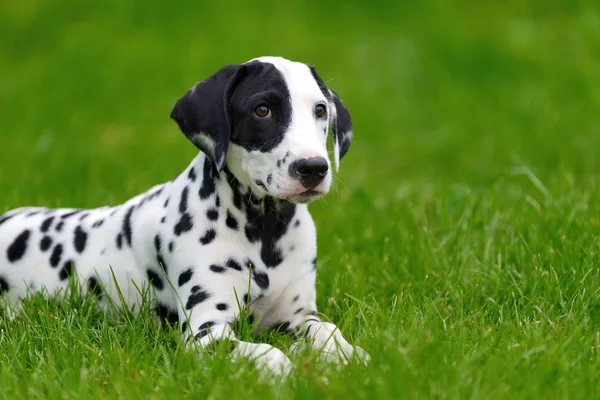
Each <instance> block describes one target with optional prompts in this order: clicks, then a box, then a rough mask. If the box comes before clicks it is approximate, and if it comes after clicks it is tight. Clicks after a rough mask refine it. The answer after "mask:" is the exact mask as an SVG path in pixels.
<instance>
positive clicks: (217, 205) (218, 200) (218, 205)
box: [215, 195, 221, 208]
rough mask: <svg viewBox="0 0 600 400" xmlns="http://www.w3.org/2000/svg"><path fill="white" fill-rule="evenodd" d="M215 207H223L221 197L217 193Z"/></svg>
mask: <svg viewBox="0 0 600 400" xmlns="http://www.w3.org/2000/svg"><path fill="white" fill-rule="evenodd" d="M215 207H217V208H219V207H221V198H220V197H219V195H217V196H216V198H215Z"/></svg>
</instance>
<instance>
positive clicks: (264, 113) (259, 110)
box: [254, 104, 271, 118]
mask: <svg viewBox="0 0 600 400" xmlns="http://www.w3.org/2000/svg"><path fill="white" fill-rule="evenodd" d="M254 115H256V116H257V117H258V118H269V117H270V116H271V109H270V108H269V106H267V105H265V104H261V105H260V106H258V107H256V108H255V109H254Z"/></svg>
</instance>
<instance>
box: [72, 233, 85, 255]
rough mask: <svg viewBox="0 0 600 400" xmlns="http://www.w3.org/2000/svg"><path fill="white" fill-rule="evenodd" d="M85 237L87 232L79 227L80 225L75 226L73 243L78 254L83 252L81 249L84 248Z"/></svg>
mask: <svg viewBox="0 0 600 400" xmlns="http://www.w3.org/2000/svg"><path fill="white" fill-rule="evenodd" d="M87 238H88V234H87V232H85V231H84V230H83V229H81V226H77V228H75V236H74V238H73V245H74V247H75V250H76V251H77V252H78V253H79V254H81V253H83V251H84V250H85V245H86V243H87Z"/></svg>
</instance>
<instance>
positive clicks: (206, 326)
mask: <svg viewBox="0 0 600 400" xmlns="http://www.w3.org/2000/svg"><path fill="white" fill-rule="evenodd" d="M214 324H215V323H214V322H212V321H207V322H205V323H203V324H202V325H200V326H199V327H198V333H197V334H196V336H194V339H196V340H198V339H202V338H203V337H204V336H206V335H208V333H209V332H210V328H211V327H212V326H214Z"/></svg>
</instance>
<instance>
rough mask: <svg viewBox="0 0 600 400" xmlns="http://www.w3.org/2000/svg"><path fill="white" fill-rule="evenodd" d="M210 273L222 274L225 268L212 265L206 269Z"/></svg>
mask: <svg viewBox="0 0 600 400" xmlns="http://www.w3.org/2000/svg"><path fill="white" fill-rule="evenodd" d="M208 268H209V269H210V270H211V271H212V272H216V273H217V274H222V273H223V272H225V268H223V267H221V266H220V265H216V264H212V265H211V266H210V267H208Z"/></svg>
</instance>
